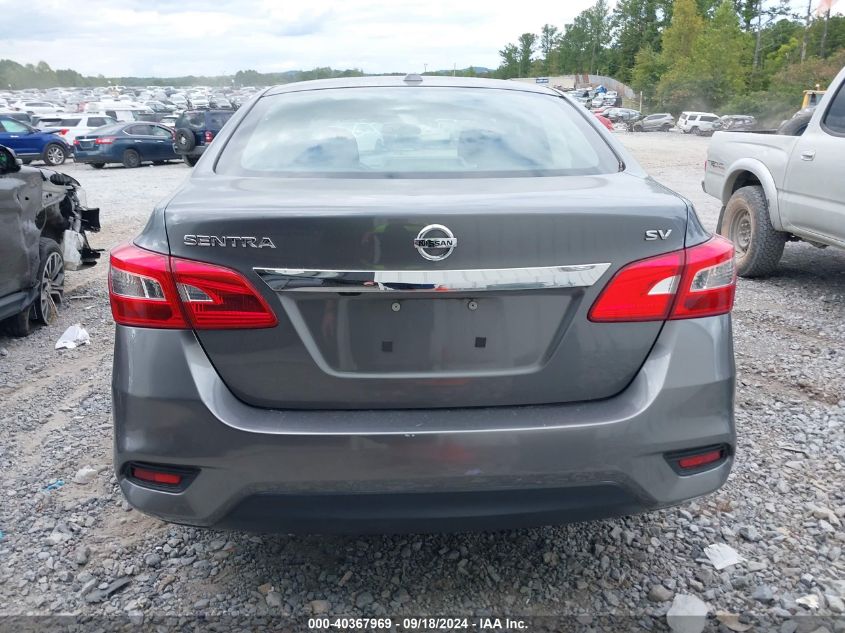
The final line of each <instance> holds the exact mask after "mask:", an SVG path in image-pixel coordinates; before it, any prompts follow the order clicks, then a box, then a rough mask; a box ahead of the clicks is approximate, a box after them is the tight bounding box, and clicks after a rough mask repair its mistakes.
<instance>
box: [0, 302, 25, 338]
mask: <svg viewBox="0 0 845 633" xmlns="http://www.w3.org/2000/svg"><path fill="white" fill-rule="evenodd" d="M31 313H32V306H28V307H26V308H25V309H24V310H22V311H21V312H18V313H17V314H16V315H14V316H10V317H9V318H8V319H5V320H4V321H3V322H2V323H0V325H2V326H3V329H4V330H5V331H6V333H7V334H9V336H15V337H17V338H23V337H24V336H29V333H30V332H32V323H31V322H30V320H29V315H30V314H31Z"/></svg>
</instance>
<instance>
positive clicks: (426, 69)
mask: <svg viewBox="0 0 845 633" xmlns="http://www.w3.org/2000/svg"><path fill="white" fill-rule="evenodd" d="M427 72H428V64H423V75H424V74H426V73H427Z"/></svg>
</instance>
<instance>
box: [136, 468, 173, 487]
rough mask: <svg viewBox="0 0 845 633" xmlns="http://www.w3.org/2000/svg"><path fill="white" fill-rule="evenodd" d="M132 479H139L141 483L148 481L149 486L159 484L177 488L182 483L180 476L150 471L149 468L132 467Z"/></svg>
mask: <svg viewBox="0 0 845 633" xmlns="http://www.w3.org/2000/svg"><path fill="white" fill-rule="evenodd" d="M131 473H132V477H134V478H135V479H140V480H141V481H148V482H150V483H151V484H161V485H165V486H178V485H179V484H181V483H182V475H179V474H177V473H166V472H161V471H159V470H152V469H150V468H139V467H138V466H133V467H132V469H131Z"/></svg>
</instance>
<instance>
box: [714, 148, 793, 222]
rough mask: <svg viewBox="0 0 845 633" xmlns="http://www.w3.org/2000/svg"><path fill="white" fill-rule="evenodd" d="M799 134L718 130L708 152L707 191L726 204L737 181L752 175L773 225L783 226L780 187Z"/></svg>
mask: <svg viewBox="0 0 845 633" xmlns="http://www.w3.org/2000/svg"><path fill="white" fill-rule="evenodd" d="M796 141H797V137H794V136H784V135H779V134H754V133H748V132H716V133H715V134H714V135H713V140H712V141H711V142H710V147H709V149H708V151H707V164H706V171H705V176H704V183H703V184H704V191H706V192H707V193H708V194H710V195H711V196H713V197H714V198H718V199H719V200H721V201H722V205H726V204H727V203H728V200H730V198H731V195H733V192H734V191H735V189H736V188H737V187H736V184H737V181H738V180H739V179H740V178H742V177H743V176H744V175H747V174H752V175H754V176H755V177H756V178H757V180H759V181H760V184H761V185H762V187H763V191H764V193H765V194H766V200H767V202H768V204H769V213H770V215H771V220H772V225H773V226H774V227H775V228H776V229H778V230H782V229H783V221H782V217H781V211H780V206H779V196H778V190H779V189H780V187H782V186H783V183H784V180H785V177H786V170H787V166H788V164H789V156H790V154H791V153H792V150H793V148H794V147H795V143H796Z"/></svg>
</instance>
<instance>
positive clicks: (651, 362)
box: [113, 316, 735, 532]
mask: <svg viewBox="0 0 845 633" xmlns="http://www.w3.org/2000/svg"><path fill="white" fill-rule="evenodd" d="M733 396H734V362H733V348H732V338H731V324H730V317H728V316H723V317H712V318H707V319H695V320H689V321H674V322H670V323H667V324H666V326H665V327H664V329H663V332H662V333H661V335H660V337H659V339H658V341H657V343H656V344H655V347H654V349H653V350H652V352H651V354H650V356H649V358H648V359H647V361H646V362H645V364H644V365H643V367H642V369H641V371H640V372H639V374H638V375H637V377H636V378H635V379H634V381H633V382H632V383H631V385H630V386H629V387H628V388H627V389H625V390H624V391H623V392H622V393H620V394H618V395H617V396H615V397H613V398H609V399H605V400H601V401H594V402H586V403H572V404H564V405H542V406H521V407H492V408H475V409H436V410H420V409H416V410H369V411H314V410H310V411H302V410H270V409H260V408H256V407H251V406H248V405H246V404H244V403H243V402H241V401H239V400H237V399H236V398H235V397H234V396H233V395H232V394H231V392H230V391H229V390H228V389H227V388H226V386H225V385H224V384H223V383H222V381H221V380H220V378H219V377H218V375H217V373H216V372H215V370H214V368H213V366H212V365H211V363H210V362H209V360H208V358H207V356H206V355H205V353H204V352H203V350H202V348H201V346H200V345H199V343H198V342H197V340H196V338H195V336H194V335H193V333H192V332H186V331H166V330H147V329H141V328H128V327H123V326H118V328H117V334H116V350H115V360H114V374H113V397H114V422H115V468H116V472H117V476H118V480H119V482H120V485H121V487H122V489H123V492H124V494H125V496H126V498H127V499H128V500H129V502H130V503H131V504H132V505H133V506H135V507H136V508H138V509H140V510H142V511H144V512H147V513H149V514H153V515H156V516H158V517H161V518H163V519H165V520H168V521H173V522H177V523H187V524H192V525H200V526H220V527H234V528H239V529H251V530H269V531H288V532H297V531H313V532H372V531H377V532H384V531H432V530H461V529H495V528H505V527H521V526H529V525H541V524H549V523H562V522H567V521H580V520H587V519H594V518H601V517H607V516H614V515H620V514H631V513H635V512H640V511H647V510H652V509H656V508H660V507H665V506H669V505H674V504H677V503H680V502H682V501H684V500H686V499H689V498H692V497H697V496H700V495H704V494H707V493H709V492H712V491H714V490H716V489H717V488H719V487H720V486H721V485H722V484H723V483H724V481H725V480H726V478H727V476H728V473H729V471H730V468H731V464H732V455H733V449H734V445H735V435H734V423H733ZM710 445H725V446H726V447H727V449H728V457H727V459H726V460H725V461H723V462H721V463H720V464H719V465H717V466H716V467H714V468H712V469H710V470H706V471H704V472H700V473H697V474H692V475H685V476H682V475H679V474H677V473H676V472H675V471H674V470H673V469H672V467H671V466H670V465H669V463H668V461H667V460H666V458H665V455H666V453H668V452H674V451H681V450H687V449H693V448H698V447H703V446H710ZM130 462H141V463H147V464H162V465H171V466H184V467H193V468H198V469H199V473H198V474H197V476H196V477H195V478H194V479H193V480H192V481H191V483H190V484H189V485H188V486H187V488H185V489H184V490H182V491H180V492H172V491H163V490H158V489H151V488H149V487H146V486H143V485H140V484H138V483H136V482H134V481H133V480H130V479H128V478H127V469H128V464H129V463H130Z"/></svg>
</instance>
